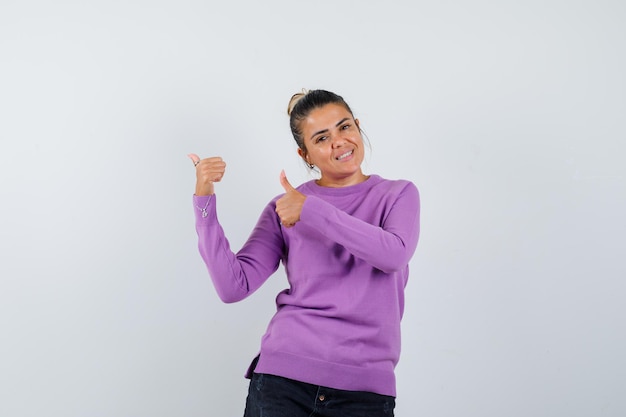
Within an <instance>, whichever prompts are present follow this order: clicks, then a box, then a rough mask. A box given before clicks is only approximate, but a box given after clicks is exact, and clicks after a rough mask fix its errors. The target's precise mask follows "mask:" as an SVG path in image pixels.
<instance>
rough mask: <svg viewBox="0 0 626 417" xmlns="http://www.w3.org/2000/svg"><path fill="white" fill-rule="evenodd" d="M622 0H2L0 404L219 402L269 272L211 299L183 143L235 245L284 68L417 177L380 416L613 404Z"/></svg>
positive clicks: (140, 410) (624, 225)
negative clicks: (399, 316)
mask: <svg viewBox="0 0 626 417" xmlns="http://www.w3.org/2000/svg"><path fill="white" fill-rule="evenodd" d="M625 4H626V3H624V2H623V1H617V0H615V1H601V0H600V1H598V0H594V1H590V0H583V1H576V2H573V1H556V0H547V1H546V0H543V1H536V0H530V1H459V0H456V1H455V0H449V1H399V0H398V1H393V0H392V1H385V2H376V1H345V0H344V1H341V0H335V1H326V0H325V1H315V2H314V1H308V2H299V1H293V0H292V1H286V0H284V1H279V0H268V1H265V2H257V1H251V0H249V1H229V2H226V1H224V2H217V1H199V0H197V1H185V0H183V1H181V0H178V1H167V0H157V1H147V0H146V1H41V0H40V1H13V0H2V2H1V3H0V137H1V148H0V175H1V177H0V179H1V189H0V195H1V197H2V203H1V204H0V256H1V261H0V277H1V278H0V332H1V334H0V337H1V340H0V415H1V416H3V417H5V416H6V417H13V416H20V417H21V416H37V417H40V416H63V417H73V416H77V417H84V416H94V417H97V416H107V417H108V416H115V417H122V416H129V417H135V416H146V417H157V416H190V417H192V416H239V415H242V413H243V406H244V401H245V395H246V390H247V381H246V380H245V379H243V373H244V371H245V368H246V366H247V365H248V362H249V360H250V359H251V358H252V357H253V356H254V355H255V354H256V352H257V349H258V346H259V339H260V336H261V335H262V334H263V332H264V330H265V326H266V324H267V322H268V320H269V318H270V316H271V314H272V312H273V308H274V306H273V301H274V296H275V294H276V293H277V292H278V291H280V290H281V289H283V288H284V287H285V282H286V280H285V278H284V275H283V273H282V270H281V272H279V273H277V274H276V276H275V277H274V278H272V279H271V281H270V282H268V284H267V285H266V286H265V287H264V288H262V289H261V290H260V291H259V292H258V293H256V294H255V295H254V296H253V297H252V298H250V299H248V300H246V301H244V302H241V303H238V304H234V305H224V304H222V303H221V302H220V301H219V300H218V298H217V296H216V295H215V291H214V289H213V288H212V285H211V283H210V280H209V277H208V275H207V273H206V270H205V267H204V264H203V263H202V261H201V259H200V256H199V255H198V252H197V248H196V235H195V230H194V223H193V207H192V204H191V195H192V193H193V188H194V181H195V176H194V170H193V166H192V165H191V162H190V161H189V160H188V159H187V157H186V155H187V153H189V152H196V153H198V154H200V155H201V156H203V157H205V156H209V155H221V156H222V157H223V158H224V159H225V160H226V161H227V163H228V169H227V175H226V177H225V178H224V181H223V183H221V184H219V187H218V189H217V192H218V210H219V213H220V218H221V221H222V223H223V225H224V228H225V230H226V232H227V235H228V236H229V237H230V240H231V244H232V246H233V247H235V248H238V247H240V246H241V244H242V243H243V242H244V240H245V239H246V237H247V235H248V233H249V232H250V231H251V229H252V227H253V225H254V223H255V222H256V219H257V216H258V215H259V213H260V211H261V209H262V207H263V206H264V205H265V204H266V203H267V202H268V201H269V200H270V199H271V198H272V197H274V196H275V195H276V194H278V193H280V192H281V191H282V189H281V188H280V184H279V182H278V175H279V172H280V170H281V169H283V168H284V169H285V170H286V172H287V175H288V177H289V179H290V181H291V182H292V183H293V184H299V183H301V182H303V181H306V180H309V179H310V178H311V176H310V174H308V172H307V170H306V168H305V167H304V165H303V164H302V163H301V162H300V160H299V159H298V157H297V155H296V147H295V143H294V142H293V139H292V138H291V135H290V132H289V129H288V120H287V116H286V112H285V110H286V106H287V103H288V100H289V98H290V97H291V95H292V94H293V93H295V92H297V91H299V90H300V89H301V88H325V89H329V90H332V91H335V92H337V93H339V94H341V95H343V96H344V97H345V98H346V100H347V101H348V102H349V103H350V104H351V105H352V107H353V110H354V112H355V114H356V116H357V117H358V118H360V120H361V126H362V127H363V128H364V130H365V131H366V133H367V135H368V137H369V139H370V141H371V144H372V151H371V152H369V153H368V156H367V162H366V163H365V165H364V169H365V171H366V172H367V173H377V174H380V175H382V176H384V177H387V178H406V179H410V180H412V181H413V182H415V184H416V185H417V186H418V188H419V189H420V192H421V197H422V235H421V240H420V243H419V245H418V249H417V252H416V255H415V257H414V258H413V260H412V262H411V271H412V275H411V278H410V282H409V285H408V287H407V309H406V314H405V319H404V321H403V329H404V333H403V334H404V340H403V352H402V359H401V361H400V364H399V366H398V368H397V375H398V406H397V410H396V411H397V412H396V415H398V416H405V417H408V416H429V417H439V416H441V417H443V416H459V415H463V416H476V417H489V416H494V417H495V416H509V417H517V416H520V417H521V416H533V417H538V416H568V417H575V416H581V417H582V416H594V417H597V416H616V417H617V416H623V415H626V396H624V395H623V394H624V392H626V391H625V389H626V364H625V361H626V359H625V357H626V356H625V355H624V352H625V351H626V332H625V326H624V319H625V317H626V307H624V295H625V292H626V284H625V282H624V279H625V278H626V267H625V263H624V257H625V255H626V253H625V252H626V251H625V250H624V249H625V244H624V235H625V233H626V221H625V220H624V216H625V213H626V183H625V178H626V168H625V167H626V164H625V163H624V159H625V157H626V152H625V151H626V144H625V140H626V127H625V119H626V118H625V115H626V85H625V80H626V77H625V75H624V74H626V58H625V55H626V25H625V23H624V22H626V5H625Z"/></svg>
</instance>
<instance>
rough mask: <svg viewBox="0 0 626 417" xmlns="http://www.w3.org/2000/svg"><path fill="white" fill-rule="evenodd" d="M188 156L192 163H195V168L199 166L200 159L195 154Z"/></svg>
mask: <svg viewBox="0 0 626 417" xmlns="http://www.w3.org/2000/svg"><path fill="white" fill-rule="evenodd" d="M187 156H188V157H189V159H191V162H193V164H194V166H195V165H198V162H200V157H199V156H198V155H196V154H195V153H190V154H188V155H187Z"/></svg>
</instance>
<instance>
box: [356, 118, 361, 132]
mask: <svg viewBox="0 0 626 417" xmlns="http://www.w3.org/2000/svg"><path fill="white" fill-rule="evenodd" d="M360 123H361V122H359V119H354V124H356V127H358V128H359V130H360V129H361V124H360Z"/></svg>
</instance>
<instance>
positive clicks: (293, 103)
mask: <svg viewBox="0 0 626 417" xmlns="http://www.w3.org/2000/svg"><path fill="white" fill-rule="evenodd" d="M307 94H309V90H307V89H306V88H303V89H302V92H300V93H296V94H294V95H293V96H291V100H289V105H288V106H287V115H288V116H291V112H292V111H293V108H294V107H296V104H298V102H299V101H300V100H301V99H302V97H304V96H306V95H307Z"/></svg>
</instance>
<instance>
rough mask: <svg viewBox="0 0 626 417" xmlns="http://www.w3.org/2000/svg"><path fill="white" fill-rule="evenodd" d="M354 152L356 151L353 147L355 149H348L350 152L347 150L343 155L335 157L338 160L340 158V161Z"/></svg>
mask: <svg viewBox="0 0 626 417" xmlns="http://www.w3.org/2000/svg"><path fill="white" fill-rule="evenodd" d="M353 153H354V149H353V150H351V151H348V152H346V153H344V154H342V155H339V156H338V157H337V158H335V159H336V160H338V161H341V160H342V159H345V158H347V157H349V156H350V155H352V154H353Z"/></svg>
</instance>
